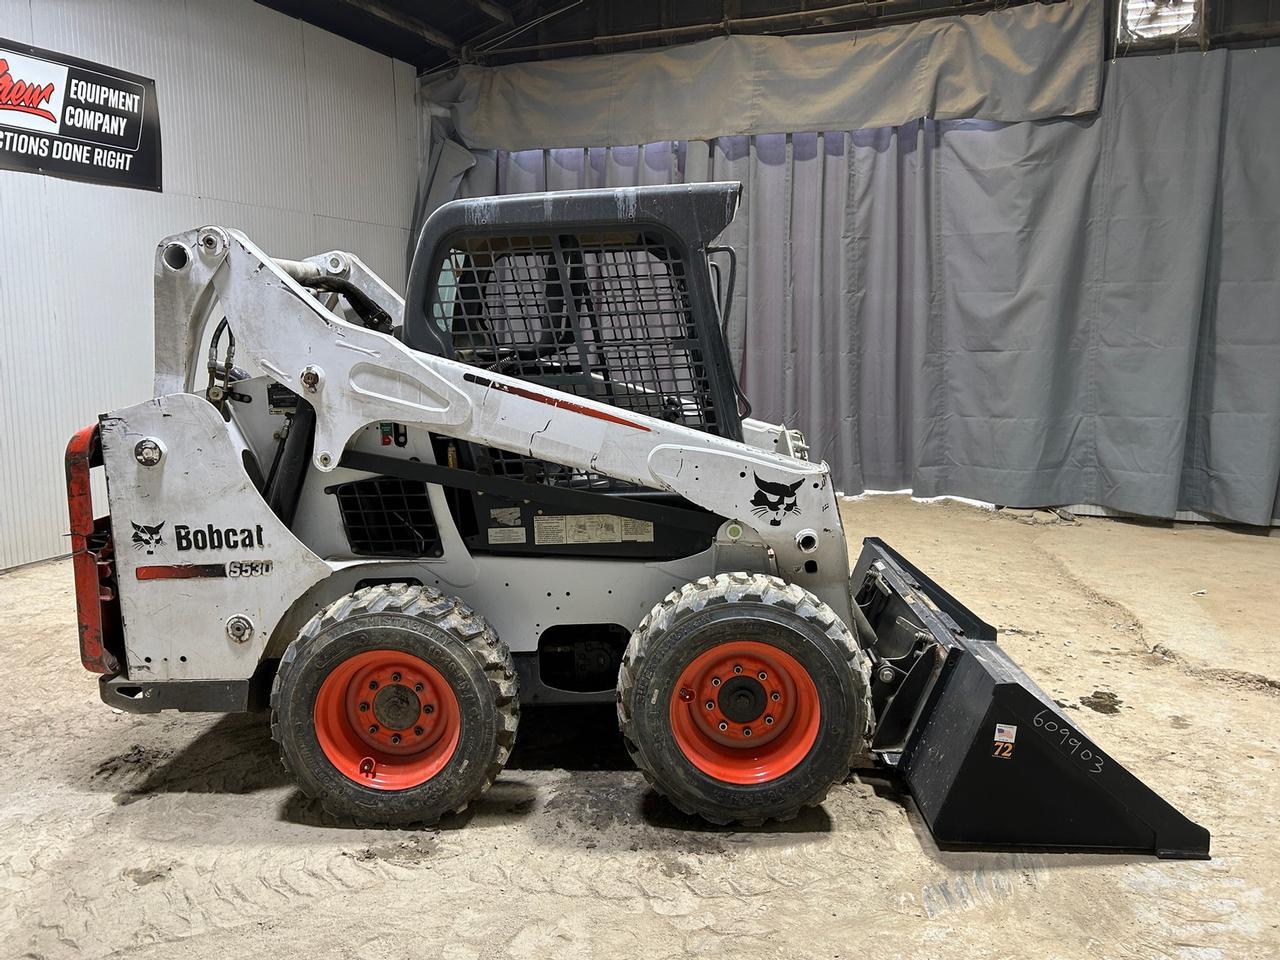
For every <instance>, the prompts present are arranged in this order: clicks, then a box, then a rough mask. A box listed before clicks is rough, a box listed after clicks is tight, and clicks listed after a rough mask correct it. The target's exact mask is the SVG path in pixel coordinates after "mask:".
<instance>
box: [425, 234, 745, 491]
mask: <svg viewBox="0 0 1280 960" xmlns="http://www.w3.org/2000/svg"><path fill="white" fill-rule="evenodd" d="M686 279H687V278H686V275H685V264H684V262H683V260H682V259H681V257H680V256H679V252H678V250H677V249H676V248H674V247H673V246H672V245H670V244H668V243H666V242H665V241H664V238H663V237H662V236H661V235H659V234H656V233H653V232H650V231H642V230H640V231H607V232H603V231H602V232H596V233H590V232H583V233H576V234H564V233H556V234H532V235H522V236H483V237H466V238H460V239H458V240H457V241H455V242H454V244H453V245H452V246H451V247H450V248H449V251H448V253H447V254H446V256H445V257H444V260H443V262H442V264H441V267H440V271H439V274H438V276H437V279H436V284H435V291H434V294H433V299H432V304H431V310H432V318H433V320H434V321H435V323H436V324H437V325H438V326H439V328H440V329H441V331H442V332H444V334H445V336H446V339H447V340H448V342H449V343H450V344H451V346H452V350H453V355H454V357H455V359H458V360H461V361H463V362H465V363H470V364H474V365H475V366H479V367H484V368H486V369H489V370H493V371H496V372H498V373H503V374H507V375H508V376H513V377H519V378H521V379H523V380H529V381H532V382H534V383H539V384H542V385H544V386H548V387H553V388H555V389H557V390H563V391H565V392H566V393H572V394H575V395H577V396H580V397H589V398H591V399H594V400H599V401H601V402H603V403H608V404H611V405H613V406H616V407H620V408H622V409H624V410H629V411H632V412H635V413H641V414H645V415H647V416H651V417H655V418H658V419H660V420H667V421H670V422H673V423H680V424H683V425H685V426H689V427H693V428H695V429H698V430H705V431H707V432H710V433H719V432H720V422H719V418H718V417H717V411H716V407H715V403H714V402H713V396H712V389H711V383H710V380H709V377H708V369H707V365H706V362H705V359H704V355H703V350H702V345H701V342H700V340H699V337H698V332H697V328H696V326H695V323H694V317H693V310H692V306H691V303H690V295H689V290H688V285H687V282H686ZM480 456H481V459H484V460H487V461H488V463H487V464H484V465H483V466H486V467H487V466H491V467H492V469H493V470H494V472H495V473H500V474H504V475H519V476H521V477H523V478H524V479H530V480H539V481H545V482H553V483H560V484H565V485H572V486H579V485H592V486H601V487H605V488H619V487H623V486H626V485H624V484H620V483H617V482H614V481H610V480H607V479H606V478H603V477H598V476H594V475H590V474H585V473H582V472H579V471H573V470H570V469H568V468H563V467H558V466H555V465H551V464H544V463H540V462H538V461H531V460H529V458H527V457H520V456H518V455H516V454H510V453H506V452H503V451H499V450H489V451H487V452H486V453H482V454H480Z"/></svg>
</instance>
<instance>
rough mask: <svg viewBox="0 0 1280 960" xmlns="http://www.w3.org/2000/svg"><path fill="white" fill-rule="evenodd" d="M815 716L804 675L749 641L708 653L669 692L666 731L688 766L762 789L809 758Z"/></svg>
mask: <svg viewBox="0 0 1280 960" xmlns="http://www.w3.org/2000/svg"><path fill="white" fill-rule="evenodd" d="M820 721H821V709H820V707H819V703H818V688H817V686H816V685H815V684H814V682H813V678H812V677H810V676H809V672H808V671H807V670H805V668H804V667H802V666H801V665H800V662H799V661H798V660H796V658H795V657H793V656H791V655H790V654H789V653H785V652H783V651H782V650H779V649H778V648H777V647H773V646H770V645H768V644H766V643H758V642H756V641H754V640H734V641H730V642H728V643H722V644H719V645H718V646H715V647H712V648H711V649H710V650H708V651H707V652H706V653H703V654H701V655H699V656H698V657H696V658H695V659H694V660H692V661H691V662H690V663H689V665H688V666H686V667H685V668H684V670H683V671H682V672H681V674H680V678H679V679H678V680H677V681H676V685H675V689H674V690H672V692H671V730H672V732H673V733H674V735H675V740H676V745H677V746H679V747H680V750H681V752H682V753H683V754H684V755H685V758H686V759H687V760H688V761H689V762H690V763H692V764H693V765H694V766H695V767H697V768H698V769H699V770H701V771H702V772H703V773H705V774H707V776H709V777H714V778H715V779H717V780H723V781H724V782H726V783H741V784H752V783H768V782H769V781H770V780H776V779H778V778H779V777H781V776H783V775H784V774H786V773H788V772H789V771H791V770H793V769H795V767H796V766H797V765H798V764H799V763H800V761H802V760H803V759H804V758H805V757H806V756H808V754H809V751H810V750H811V749H813V745H814V743H815V741H816V740H817V739H818V727H819V723H820Z"/></svg>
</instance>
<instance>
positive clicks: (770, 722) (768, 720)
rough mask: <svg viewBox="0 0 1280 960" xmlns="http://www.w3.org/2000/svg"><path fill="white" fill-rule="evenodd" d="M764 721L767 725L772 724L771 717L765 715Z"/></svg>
mask: <svg viewBox="0 0 1280 960" xmlns="http://www.w3.org/2000/svg"><path fill="white" fill-rule="evenodd" d="M764 722H765V724H766V725H767V726H770V727H772V726H773V717H765V718H764Z"/></svg>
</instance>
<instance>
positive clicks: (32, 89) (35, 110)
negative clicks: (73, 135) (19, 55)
mask: <svg viewBox="0 0 1280 960" xmlns="http://www.w3.org/2000/svg"><path fill="white" fill-rule="evenodd" d="M52 97H53V84H52V83H46V84H45V85H44V86H42V87H41V86H36V85H35V84H31V83H27V82H26V81H25V80H15V79H13V75H12V74H10V73H9V61H8V60H6V59H5V58H4V57H0V110H16V111H18V112H19V113H30V114H34V115H35V116H37V117H44V118H45V119H46V120H52V121H53V122H54V123H57V122H58V118H57V117H55V116H54V115H53V114H52V113H50V112H49V111H48V110H46V109H45V108H44V107H42V106H40V104H42V103H48V102H49V100H50V99H51V98H52Z"/></svg>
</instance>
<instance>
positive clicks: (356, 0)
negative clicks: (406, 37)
mask: <svg viewBox="0 0 1280 960" xmlns="http://www.w3.org/2000/svg"><path fill="white" fill-rule="evenodd" d="M339 2H340V3H342V4H344V5H346V6H348V7H352V8H354V9H356V10H363V11H364V12H365V13H367V14H369V15H370V16H372V17H377V18H378V19H379V20H381V21H383V22H384V23H389V24H391V25H392V26H394V27H399V28H400V29H401V30H405V31H408V32H409V33H412V34H414V35H415V36H417V37H419V38H421V39H423V40H425V41H426V42H427V43H429V44H431V45H432V46H433V47H439V48H440V49H441V50H446V51H448V52H449V53H451V54H456V53H457V52H458V43H457V41H455V40H454V39H453V38H452V37H450V36H449V35H448V34H446V33H444V32H442V31H440V30H437V29H436V28H435V27H433V26H431V25H430V24H428V23H424V22H423V21H422V20H419V19H418V18H417V17H412V16H409V15H408V14H406V13H403V12H401V11H399V10H396V9H395V8H394V7H390V6H387V5H386V4H384V3H380V2H378V0H339Z"/></svg>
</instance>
